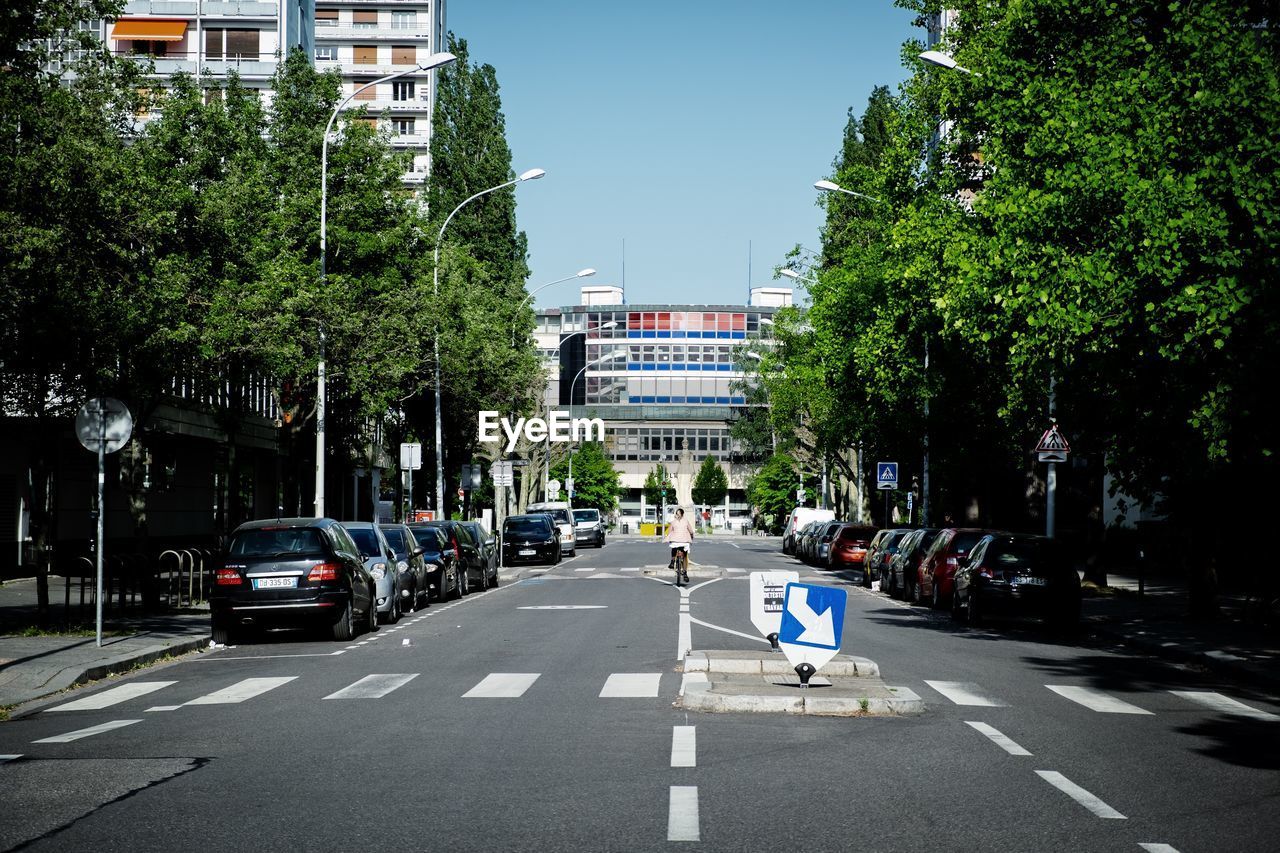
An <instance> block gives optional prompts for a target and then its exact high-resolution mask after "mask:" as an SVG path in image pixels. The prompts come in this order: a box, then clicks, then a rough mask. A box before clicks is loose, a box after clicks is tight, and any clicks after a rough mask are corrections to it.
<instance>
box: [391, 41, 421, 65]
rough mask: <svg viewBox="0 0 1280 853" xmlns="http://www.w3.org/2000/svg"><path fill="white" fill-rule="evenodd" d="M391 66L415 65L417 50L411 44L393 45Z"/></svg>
mask: <svg viewBox="0 0 1280 853" xmlns="http://www.w3.org/2000/svg"><path fill="white" fill-rule="evenodd" d="M391 64H392V65H417V64H418V49H417V48H416V47H414V46H413V45H411V44H395V45H392V46H391Z"/></svg>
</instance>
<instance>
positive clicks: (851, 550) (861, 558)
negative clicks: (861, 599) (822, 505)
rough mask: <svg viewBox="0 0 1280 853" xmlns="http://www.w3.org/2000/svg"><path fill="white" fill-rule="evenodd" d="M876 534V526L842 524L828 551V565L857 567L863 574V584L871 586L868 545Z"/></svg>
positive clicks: (832, 566) (830, 566) (838, 567)
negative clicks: (867, 564)
mask: <svg viewBox="0 0 1280 853" xmlns="http://www.w3.org/2000/svg"><path fill="white" fill-rule="evenodd" d="M875 535H876V529H875V528H874V527H864V526H862V525H860V524H842V525H840V528H839V529H838V530H837V531H836V535H835V537H834V538H832V540H831V549H830V550H829V551H828V552H827V566H828V567H829V568H832V569H857V570H858V571H859V572H860V573H861V574H862V585H863V586H871V577H870V575H869V574H868V573H867V571H866V556H867V546H868V545H870V544H871V540H872V539H874V538H875Z"/></svg>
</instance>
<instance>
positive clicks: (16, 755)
mask: <svg viewBox="0 0 1280 853" xmlns="http://www.w3.org/2000/svg"><path fill="white" fill-rule="evenodd" d="M21 757H22V753H21V752H18V753H14V754H12V755H0V764H4V763H5V762H6V761H17V760H18V759H19V758H21Z"/></svg>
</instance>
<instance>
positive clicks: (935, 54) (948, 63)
mask: <svg viewBox="0 0 1280 853" xmlns="http://www.w3.org/2000/svg"><path fill="white" fill-rule="evenodd" d="M919 56H920V58H921V59H923V60H924V61H925V62H927V63H929V64H930V65H936V66H938V67H939V68H946V69H947V70H949V71H959V72H960V73H961V74H969V75H972V76H974V77H981V76H982V75H981V74H979V73H978V72H977V71H972V70H970V69H968V68H965V67H964V66H963V65H960V64H959V63H957V62H956V61H955V59H954V58H952V56H951V55H950V54H947V53H943V52H942V51H940V50H926V51H924V52H923V53H921V54H919Z"/></svg>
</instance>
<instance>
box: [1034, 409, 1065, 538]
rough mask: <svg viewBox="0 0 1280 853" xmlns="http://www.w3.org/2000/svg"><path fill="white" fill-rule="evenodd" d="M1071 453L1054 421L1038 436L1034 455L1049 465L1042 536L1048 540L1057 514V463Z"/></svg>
mask: <svg viewBox="0 0 1280 853" xmlns="http://www.w3.org/2000/svg"><path fill="white" fill-rule="evenodd" d="M1070 452H1071V445H1069V444H1067V440H1066V439H1065V438H1063V436H1062V433H1060V432H1058V424H1057V422H1056V421H1055V422H1054V423H1053V424H1051V425H1050V426H1049V428H1048V429H1047V430H1045V431H1044V435H1042V436H1040V441H1039V442H1037V444H1036V454H1037V455H1038V456H1039V458H1040V461H1041V462H1048V463H1049V471H1048V473H1047V474H1046V475H1045V490H1044V503H1045V506H1044V535H1045V536H1048V537H1049V538H1050V539H1052V538H1053V535H1054V533H1055V530H1054V516H1055V515H1056V512H1057V507H1056V501H1057V491H1058V463H1059V462H1066V461H1067V454H1068V453H1070Z"/></svg>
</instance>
